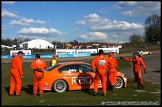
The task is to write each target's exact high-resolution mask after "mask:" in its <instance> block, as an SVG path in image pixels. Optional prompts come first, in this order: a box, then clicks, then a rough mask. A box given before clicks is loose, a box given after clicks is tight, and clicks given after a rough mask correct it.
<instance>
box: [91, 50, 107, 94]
mask: <svg viewBox="0 0 162 107" xmlns="http://www.w3.org/2000/svg"><path fill="white" fill-rule="evenodd" d="M103 54H104V52H103V50H99V56H97V57H95V58H94V59H93V61H92V63H91V67H92V70H93V71H94V72H96V74H95V77H94V96H96V95H97V92H98V83H99V81H100V80H101V81H102V93H103V96H106V87H107V85H106V84H107V78H106V70H107V67H108V57H106V56H104V55H103Z"/></svg>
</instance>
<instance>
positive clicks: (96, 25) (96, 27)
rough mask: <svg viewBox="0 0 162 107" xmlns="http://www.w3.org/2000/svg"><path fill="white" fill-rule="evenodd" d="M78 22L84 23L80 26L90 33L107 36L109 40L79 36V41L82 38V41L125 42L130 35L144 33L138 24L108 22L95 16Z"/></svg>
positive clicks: (91, 15) (106, 19) (92, 15)
mask: <svg viewBox="0 0 162 107" xmlns="http://www.w3.org/2000/svg"><path fill="white" fill-rule="evenodd" d="M78 22H84V24H82V23H81V24H80V25H82V26H85V27H87V29H88V30H89V31H90V32H100V33H104V34H106V35H109V39H107V40H106V39H105V38H103V39H101V38H99V39H93V36H90V34H86V35H81V36H80V38H81V39H83V38H84V39H83V40H86V39H87V40H89V41H90V40H91V41H95V40H103V41H107V42H117V41H118V42H119V41H120V42H121V41H123V42H127V41H128V40H129V36H131V35H132V34H139V35H141V34H143V32H144V26H143V25H141V24H140V23H129V22H126V21H117V20H110V19H108V18H104V17H101V16H99V15H97V14H89V15H87V16H84V18H83V20H80V21H78ZM114 35H115V36H114ZM88 36H89V37H88ZM91 37H92V38H91Z"/></svg>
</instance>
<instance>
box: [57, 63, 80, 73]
mask: <svg viewBox="0 0 162 107" xmlns="http://www.w3.org/2000/svg"><path fill="white" fill-rule="evenodd" d="M59 72H79V68H78V65H75V64H72V65H66V66H64V67H61V68H59Z"/></svg>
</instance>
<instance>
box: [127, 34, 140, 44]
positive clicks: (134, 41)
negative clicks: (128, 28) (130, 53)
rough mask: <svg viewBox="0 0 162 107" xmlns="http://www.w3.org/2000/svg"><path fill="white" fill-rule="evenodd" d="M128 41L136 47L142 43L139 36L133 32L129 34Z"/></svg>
mask: <svg viewBox="0 0 162 107" xmlns="http://www.w3.org/2000/svg"><path fill="white" fill-rule="evenodd" d="M129 42H130V44H131V46H132V47H137V46H139V45H140V44H141V43H142V39H141V36H140V35H137V34H133V35H132V36H130V38H129Z"/></svg>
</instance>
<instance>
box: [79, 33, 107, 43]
mask: <svg viewBox="0 0 162 107" xmlns="http://www.w3.org/2000/svg"><path fill="white" fill-rule="evenodd" d="M79 38H80V39H81V41H83V42H91V41H97V42H103V41H105V40H106V39H107V38H108V35H107V34H105V33H102V32H90V33H86V34H81V35H80V36H79Z"/></svg>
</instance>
